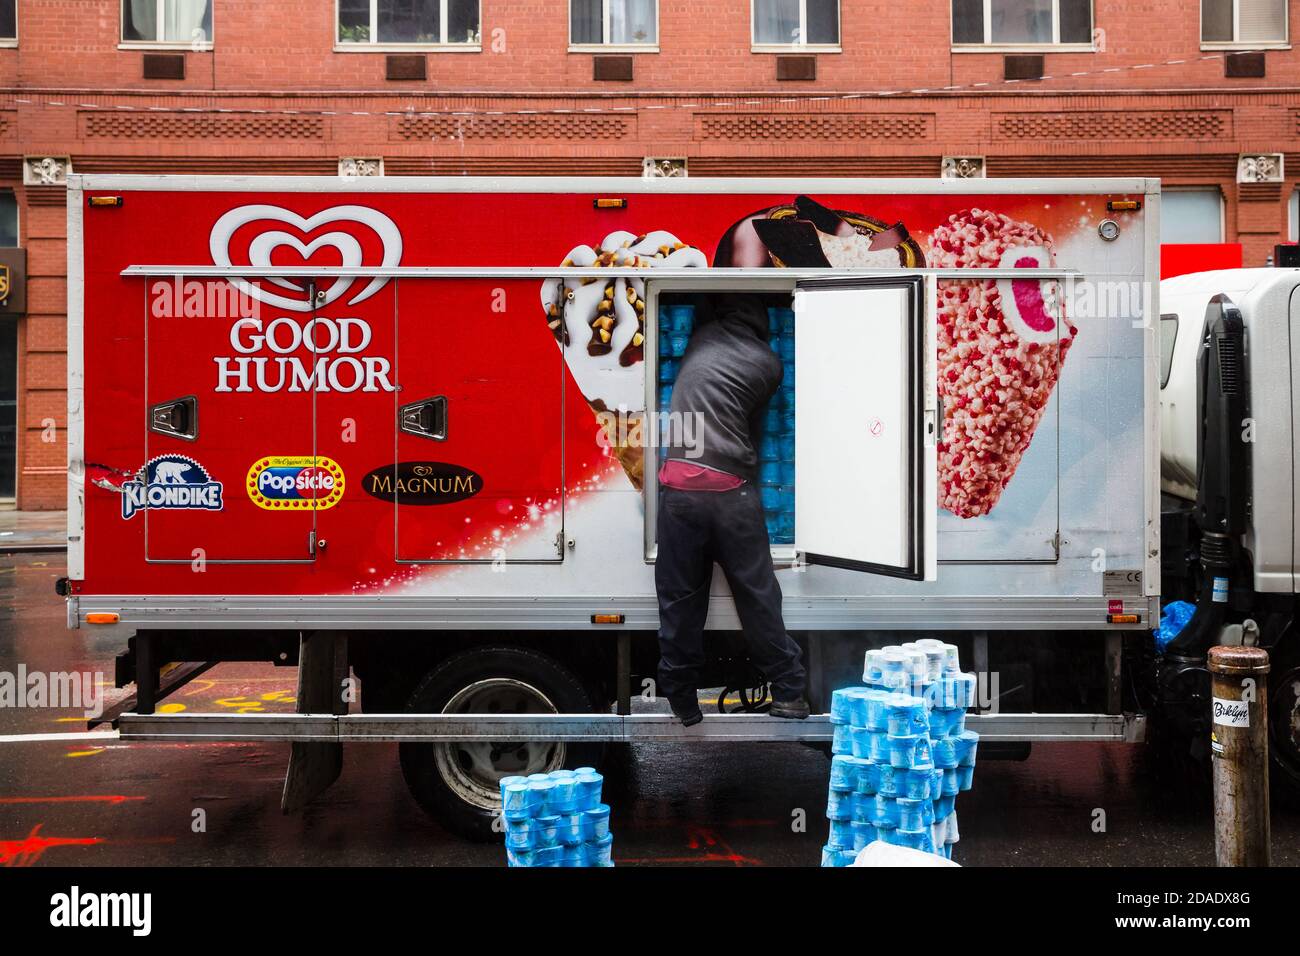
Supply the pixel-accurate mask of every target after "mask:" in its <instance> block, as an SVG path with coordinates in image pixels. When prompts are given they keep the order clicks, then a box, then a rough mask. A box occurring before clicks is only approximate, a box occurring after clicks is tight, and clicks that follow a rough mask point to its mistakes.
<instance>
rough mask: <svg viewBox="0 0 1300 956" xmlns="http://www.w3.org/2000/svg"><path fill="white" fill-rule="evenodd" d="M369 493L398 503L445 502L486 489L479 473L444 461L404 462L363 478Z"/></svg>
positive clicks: (364, 488)
mask: <svg viewBox="0 0 1300 956" xmlns="http://www.w3.org/2000/svg"><path fill="white" fill-rule="evenodd" d="M361 487H362V489H363V490H364V491H365V493H366V494H368V495H372V496H373V497H375V498H380V499H382V500H384V501H393V502H395V503H396V504H399V505H446V504H451V503H452V502H454V501H464V500H465V499H466V498H473V497H474V496H475V495H476V494H478V493H479V492H480V491H482V490H483V479H482V478H481V477H479V475H478V474H477V473H476V472H473V471H470V470H469V469H468V468H462V467H461V466H460V465H451V464H448V463H446V462H442V461H401V462H398V463H397V464H396V465H384V466H383V467H381V468H376V469H375V470H374V471H372V472H370V473H369V474H368V475H366V476H365V477H364V478H362V479H361Z"/></svg>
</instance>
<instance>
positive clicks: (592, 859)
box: [584, 833, 614, 866]
mask: <svg viewBox="0 0 1300 956" xmlns="http://www.w3.org/2000/svg"><path fill="white" fill-rule="evenodd" d="M584 845H585V846H586V848H587V865H588V866H613V865H614V860H613V850H614V837H613V836H612V835H611V834H609V833H606V834H605V835H604V836H603V837H601V838H600V839H598V840H591V841H589V842H588V843H586V844H584Z"/></svg>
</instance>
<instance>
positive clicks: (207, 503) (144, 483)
mask: <svg viewBox="0 0 1300 956" xmlns="http://www.w3.org/2000/svg"><path fill="white" fill-rule="evenodd" d="M156 508H168V509H184V510H190V511H220V510H221V508H222V500H221V482H219V481H213V480H212V476H211V475H209V474H208V471H207V469H206V468H204V467H203V466H202V465H200V464H199V463H198V462H197V461H195V460H194V459H193V458H190V457H189V456H187V455H176V454H167V455H159V456H157V457H156V458H150V459H149V461H148V462H146V463H145V466H144V467H143V468H141V469H140V472H139V474H138V476H137V477H136V478H134V479H132V480H131V481H124V482H122V517H123V518H129V517H131V516H132V515H133V514H135V513H136V512H137V511H144V510H146V509H148V510H153V509H156Z"/></svg>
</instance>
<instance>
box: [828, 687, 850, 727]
mask: <svg viewBox="0 0 1300 956" xmlns="http://www.w3.org/2000/svg"><path fill="white" fill-rule="evenodd" d="M852 690H853V688H852V687H841V688H840V689H839V690H833V691H831V713H830V719H831V723H832V724H847V723H848V722H849V714H850V710H849V696H850V693H851V691H852Z"/></svg>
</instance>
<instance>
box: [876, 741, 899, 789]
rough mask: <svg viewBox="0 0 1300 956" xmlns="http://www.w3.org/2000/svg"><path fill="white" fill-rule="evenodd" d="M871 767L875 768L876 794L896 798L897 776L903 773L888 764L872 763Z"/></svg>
mask: <svg viewBox="0 0 1300 956" xmlns="http://www.w3.org/2000/svg"><path fill="white" fill-rule="evenodd" d="M882 736H883V735H882ZM872 766H874V767H875V768H876V793H878V794H879V795H880V796H882V797H896V796H898V794H899V789H900V783H899V779H898V778H899V774H900V773H903V772H905V771H900V770H898V769H896V768H895V767H894V766H892V765H891V764H889V763H876V762H874V761H873V762H872Z"/></svg>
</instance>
